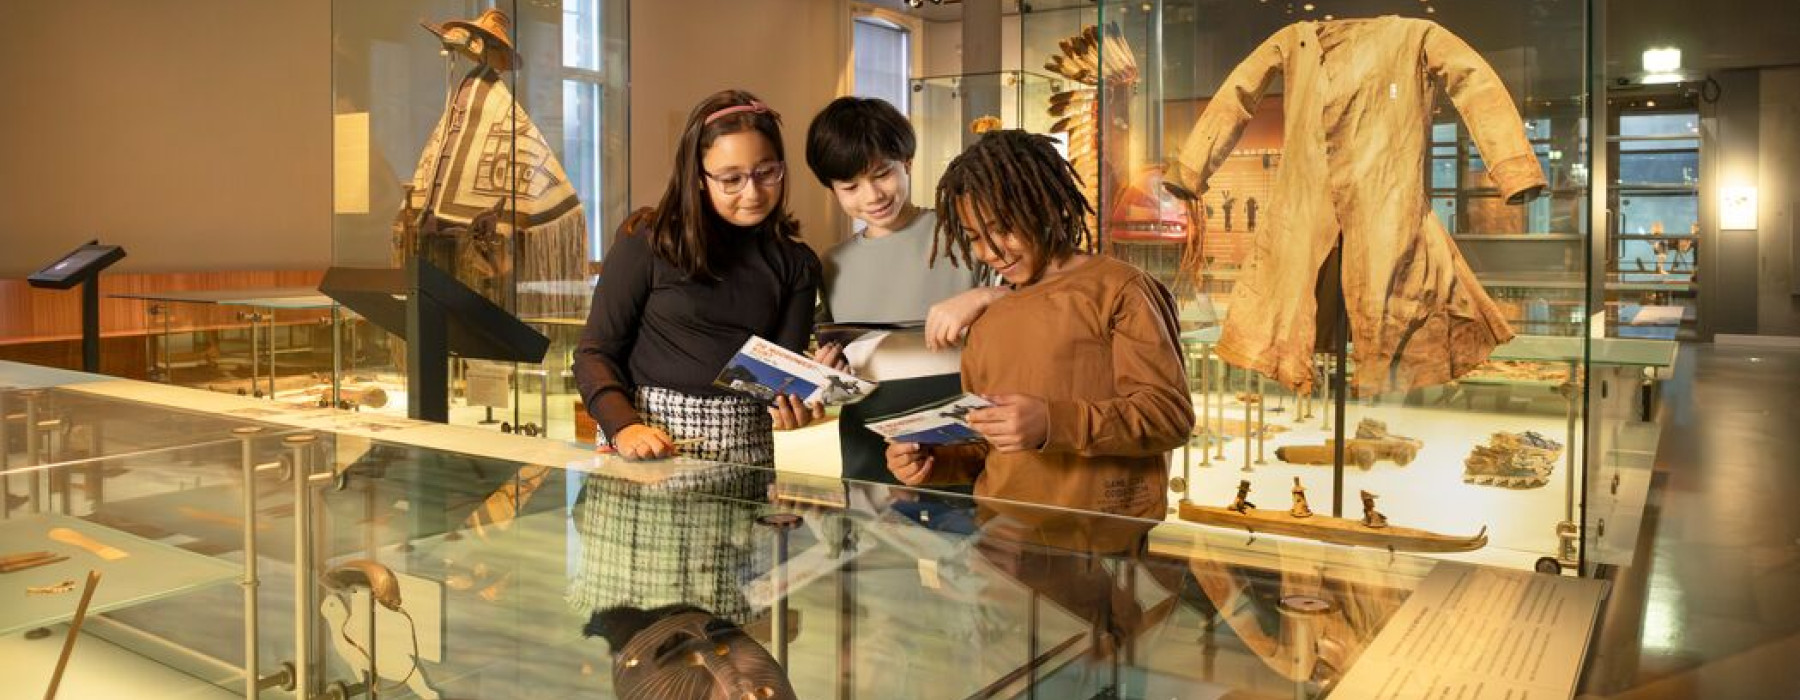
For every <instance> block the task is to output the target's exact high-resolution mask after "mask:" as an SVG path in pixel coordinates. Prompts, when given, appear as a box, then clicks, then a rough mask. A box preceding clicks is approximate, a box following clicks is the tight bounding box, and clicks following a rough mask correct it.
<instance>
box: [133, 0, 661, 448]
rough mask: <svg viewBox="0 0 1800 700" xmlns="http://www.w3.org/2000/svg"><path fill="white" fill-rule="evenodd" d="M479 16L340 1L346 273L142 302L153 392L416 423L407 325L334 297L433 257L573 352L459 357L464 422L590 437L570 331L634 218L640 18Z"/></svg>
mask: <svg viewBox="0 0 1800 700" xmlns="http://www.w3.org/2000/svg"><path fill="white" fill-rule="evenodd" d="M469 12H470V10H469V9H468V6H467V4H466V3H456V2H444V1H441V0H409V1H408V2H400V3H383V4H380V5H370V4H368V3H361V2H336V3H333V5H332V15H331V17H332V32H333V42H332V46H333V51H332V54H331V66H332V95H333V100H332V104H333V115H332V125H333V127H332V141H333V153H332V163H333V181H332V216H331V222H332V224H331V250H332V262H333V265H334V270H333V272H331V273H327V275H326V280H327V282H326V284H324V285H321V288H320V289H311V288H309V289H257V290H236V291H223V292H166V293H147V294H133V295H124V296H129V297H131V298H133V299H137V300H140V301H143V302H144V303H145V308H146V311H145V313H146V314H147V317H146V325H147V326H148V327H150V328H151V329H152V332H151V333H150V334H149V336H148V337H147V339H146V341H145V342H146V344H147V348H146V355H147V357H148V362H147V364H148V367H147V368H146V370H147V372H146V376H148V377H150V378H151V379H153V380H156V381H162V382H168V383H171V384H177V385H181V386H191V387H197V388H204V389H210V390H213V391H219V392H224V393H233V394H241V395H245V396H252V397H261V398H269V399H273V400H274V401H275V402H277V403H282V404H288V405H294V406H304V405H318V406H337V407H339V408H343V409H346V410H350V411H355V412H361V413H368V414H372V415H379V416H405V415H407V414H408V411H409V406H408V379H409V367H408V362H407V343H406V340H405V338H404V337H403V336H404V335H405V332H406V331H405V327H404V324H396V323H393V322H392V319H391V318H390V319H389V320H388V323H387V324H386V325H384V324H383V323H380V322H377V321H376V320H375V319H376V318H377V317H378V315H375V314H371V315H368V316H365V315H362V314H359V312H358V310H357V309H355V308H352V307H351V306H346V305H344V303H343V300H342V299H341V298H337V297H333V296H331V295H330V294H332V293H335V292H333V291H332V290H330V289H323V288H325V287H329V286H330V285H331V284H332V280H334V279H338V278H337V277H336V276H335V274H334V273H336V272H338V271H340V270H350V271H353V272H357V273H358V274H360V275H361V276H360V277H356V278H355V279H357V280H359V281H360V280H366V279H373V278H370V277H368V276H367V275H366V274H363V273H367V272H368V271H371V270H374V271H386V274H388V275H391V276H393V278H394V279H395V280H400V279H401V275H403V274H404V271H405V269H406V264H407V262H408V261H411V260H424V261H425V262H427V263H429V264H431V265H433V266H435V267H437V268H439V269H440V270H442V271H444V272H446V273H448V274H449V275H450V276H451V277H453V278H455V279H456V280H457V281H458V282H460V283H461V284H463V285H464V286H467V287H469V288H470V289H472V290H474V291H475V292H476V293H477V294H480V295H481V296H482V297H484V298H486V299H487V300H488V301H490V302H492V303H493V304H495V305H496V306H498V307H499V308H500V309H502V310H504V311H505V312H506V313H507V314H509V315H511V316H513V317H515V318H520V319H523V320H524V321H525V322H526V323H527V325H529V326H530V327H532V328H535V329H537V330H538V331H539V332H540V333H542V334H543V335H545V336H546V337H550V338H552V339H553V340H552V343H551V344H550V347H549V349H548V351H547V352H546V353H545V354H544V356H543V359H542V360H541V361H531V362H500V361H490V360H481V359H466V358H460V357H454V356H453V357H452V358H451V359H450V360H449V362H448V365H447V375H448V377H449V388H448V401H447V403H448V416H447V420H448V422H451V423H454V424H459V425H480V426H487V427H489V428H491V429H494V430H499V431H502V432H508V433H520V434H524V435H528V436H540V435H550V434H553V433H554V434H555V435H557V436H559V437H565V438H566V437H570V436H572V435H573V431H574V425H575V424H574V421H573V420H572V416H571V414H572V413H573V406H572V404H571V403H570V398H569V397H571V396H573V394H574V388H573V380H572V377H571V376H570V375H569V369H568V368H569V364H570V363H569V352H570V351H571V350H572V348H573V346H574V344H575V342H576V340H578V337H579V328H578V327H576V328H573V329H570V328H569V327H568V326H569V325H570V324H572V323H578V321H579V319H581V318H583V317H585V313H586V308H587V305H588V303H589V301H590V299H591V296H592V289H593V287H592V280H593V279H594V278H595V275H597V274H598V272H599V265H598V263H597V262H596V261H597V260H598V258H599V255H600V251H602V250H603V249H604V245H605V243H606V242H607V240H606V235H607V234H609V233H610V232H611V230H612V228H613V227H615V226H616V225H617V224H618V222H619V221H620V220H622V219H623V216H624V207H625V204H626V202H625V193H626V187H625V185H626V182H625V177H624V173H625V172H626V168H627V167H628V160H627V159H626V158H625V157H623V155H622V154H624V153H625V152H626V149H625V138H626V132H625V107H626V100H625V83H624V62H625V60H626V52H625V50H624V31H625V24H624V17H623V12H624V10H623V3H598V2H571V3H566V4H565V6H563V7H561V8H554V7H547V6H543V5H541V4H537V3H514V2H502V3H498V4H495V5H493V6H492V8H491V11H490V10H483V11H482V12H480V13H478V14H475V15H474V16H469V15H468V13H469ZM603 154H604V156H605V157H602V156H603ZM396 284H399V282H396ZM340 286H341V285H340ZM321 289H323V291H321ZM405 296H406V295H405V294H404V293H400V294H399V295H398V296H396V298H397V299H398V298H403V297H405ZM452 351H453V353H454V352H455V351H456V349H455V348H452Z"/></svg>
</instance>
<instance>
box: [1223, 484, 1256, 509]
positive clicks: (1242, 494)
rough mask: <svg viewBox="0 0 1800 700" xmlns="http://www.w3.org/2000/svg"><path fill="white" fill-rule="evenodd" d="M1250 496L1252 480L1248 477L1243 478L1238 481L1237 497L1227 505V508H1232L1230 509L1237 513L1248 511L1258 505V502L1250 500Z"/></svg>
mask: <svg viewBox="0 0 1800 700" xmlns="http://www.w3.org/2000/svg"><path fill="white" fill-rule="evenodd" d="M1249 498H1250V481H1249V480H1248V479H1241V480H1239V481H1238V493H1237V499H1236V500H1234V501H1232V502H1231V505H1229V506H1226V510H1230V511H1233V512H1236V513H1248V512H1249V511H1250V509H1251V508H1255V507H1256V504H1255V503H1251V502H1250V501H1249Z"/></svg>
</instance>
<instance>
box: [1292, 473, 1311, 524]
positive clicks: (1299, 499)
mask: <svg viewBox="0 0 1800 700" xmlns="http://www.w3.org/2000/svg"><path fill="white" fill-rule="evenodd" d="M1288 515H1292V516H1294V517H1296V518H1309V517H1312V508H1309V507H1307V505H1306V487H1305V486H1301V485H1300V477H1297V476H1296V477H1294V507H1293V508H1291V509H1289V510H1288Z"/></svg>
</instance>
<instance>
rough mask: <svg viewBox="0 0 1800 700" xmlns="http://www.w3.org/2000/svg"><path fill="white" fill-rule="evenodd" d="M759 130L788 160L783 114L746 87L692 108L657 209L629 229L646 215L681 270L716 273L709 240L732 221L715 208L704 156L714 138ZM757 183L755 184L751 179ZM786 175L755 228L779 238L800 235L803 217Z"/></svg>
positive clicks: (653, 241) (657, 248) (653, 236)
mask: <svg viewBox="0 0 1800 700" xmlns="http://www.w3.org/2000/svg"><path fill="white" fill-rule="evenodd" d="M750 106H754V107H756V109H755V110H753V111H740V112H735V113H730V114H726V115H724V116H721V117H718V118H713V116H712V115H713V114H715V113H717V112H719V111H721V110H725V109H728V108H732V107H750ZM745 132H754V133H758V134H762V136H763V138H766V139H768V140H769V145H770V146H771V147H773V149H774V151H775V157H776V158H777V159H779V160H781V161H782V163H783V164H784V165H785V164H786V162H787V155H786V151H785V150H783V148H782V144H781V115H779V114H776V113H775V110H772V109H769V108H768V107H767V106H766V105H763V103H762V102H761V101H760V100H758V99H757V98H756V96H755V95H752V94H750V93H748V92H745V91H743V90H720V91H719V92H715V93H713V94H712V95H709V96H707V98H706V99H704V100H701V101H700V104H698V105H695V106H694V111H693V112H691V113H689V114H688V118H687V127H686V128H684V129H682V132H681V141H680V143H679V144H678V145H677V146H676V149H675V168H674V170H673V171H671V172H670V174H669V185H668V188H667V189H665V190H664V191H663V196H662V201H661V202H659V203H658V204H657V206H656V209H655V210H652V211H648V212H643V211H640V212H638V213H635V214H633V215H632V216H631V217H630V218H629V219H628V221H627V224H626V226H625V228H626V230H634V228H635V227H636V226H637V225H638V220H639V219H647V220H648V222H647V226H648V228H649V231H650V248H651V250H652V251H654V252H655V253H656V255H657V257H660V258H662V259H663V260H664V261H666V262H668V263H669V264H670V265H673V266H675V267H676V269H679V270H681V271H682V272H683V273H684V274H686V275H687V276H688V277H690V278H696V279H713V278H714V275H713V272H712V264H713V262H714V261H713V260H712V254H711V251H710V248H711V247H712V246H711V245H710V243H711V241H712V239H713V237H714V236H716V235H718V233H717V232H718V231H719V230H720V229H722V228H723V227H725V226H726V225H727V223H726V221H725V219H724V217H721V216H719V212H718V211H716V210H714V209H713V206H712V200H711V199H710V198H709V197H708V195H707V193H706V191H705V186H706V180H705V178H706V175H705V173H704V172H703V168H704V166H703V165H701V159H702V157H703V156H705V155H706V151H707V149H709V148H712V145H713V142H714V141H717V140H719V138H720V137H723V136H726V135H729V134H738V133H745ZM750 186H754V185H750ZM787 186H788V183H787V179H786V178H783V179H782V181H781V187H780V189H779V192H778V193H777V194H776V198H775V206H774V207H773V208H772V209H771V210H770V211H769V216H768V218H766V219H763V221H762V223H760V224H757V225H756V229H758V230H759V231H761V232H764V233H767V234H768V235H772V236H776V237H779V238H798V237H799V235H800V223H799V222H798V221H795V220H794V217H793V215H792V214H791V213H789V212H788V208H787Z"/></svg>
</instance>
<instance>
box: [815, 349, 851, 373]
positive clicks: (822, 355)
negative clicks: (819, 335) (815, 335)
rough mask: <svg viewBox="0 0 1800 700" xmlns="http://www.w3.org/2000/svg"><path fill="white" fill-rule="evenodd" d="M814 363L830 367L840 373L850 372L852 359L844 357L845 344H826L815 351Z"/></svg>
mask: <svg viewBox="0 0 1800 700" xmlns="http://www.w3.org/2000/svg"><path fill="white" fill-rule="evenodd" d="M812 360H813V362H817V363H819V364H821V365H825V366H826V367H830V368H832V369H835V370H837V371H839V372H849V371H850V358H848V357H845V356H844V345H843V343H826V344H824V345H820V346H819V349H818V350H814V351H813V356H812Z"/></svg>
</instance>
